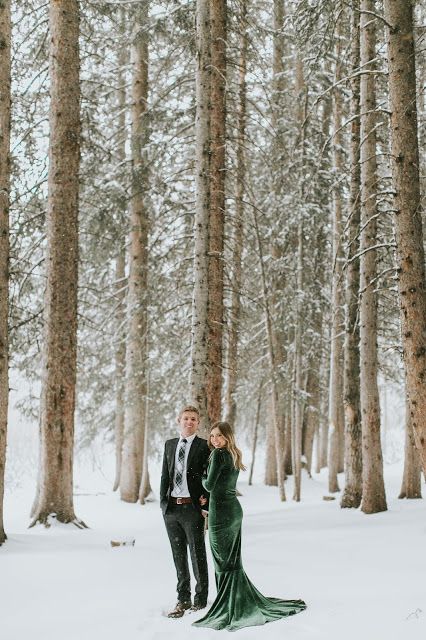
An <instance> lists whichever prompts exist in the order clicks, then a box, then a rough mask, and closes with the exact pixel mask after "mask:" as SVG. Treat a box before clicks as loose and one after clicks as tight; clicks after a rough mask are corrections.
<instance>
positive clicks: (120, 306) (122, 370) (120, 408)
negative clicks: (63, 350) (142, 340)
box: [113, 247, 126, 491]
mask: <svg viewBox="0 0 426 640" xmlns="http://www.w3.org/2000/svg"><path fill="white" fill-rule="evenodd" d="M125 264H126V252H125V248H124V247H121V248H120V252H119V254H118V256H117V258H116V261H115V281H116V289H117V292H116V299H117V310H116V314H115V321H116V326H117V333H116V336H115V339H116V344H115V350H114V360H115V429H114V433H115V480H114V486H113V491H117V489H118V487H119V486H120V477H121V464H122V455H123V439H124V392H125V375H126V342H125V336H124V332H123V327H124V326H125V297H126V294H125V281H126V275H125Z"/></svg>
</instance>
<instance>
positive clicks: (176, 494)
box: [170, 433, 197, 498]
mask: <svg viewBox="0 0 426 640" xmlns="http://www.w3.org/2000/svg"><path fill="white" fill-rule="evenodd" d="M196 435H197V434H196V433H193V434H192V436H187V437H186V438H183V436H180V438H179V442H178V443H177V447H176V453H175V472H174V478H173V491H172V493H171V494H170V495H171V496H172V497H173V498H190V497H191V496H190V495H189V489H188V483H187V481H186V465H187V463H188V455H189V450H190V448H191V444H192V443H193V441H194V438H195V436H196ZM184 439H185V440H186V448H185V460H184V461H183V471H182V484H181V486H180V487H179V489H177V488H176V483H175V478H176V467H177V465H178V454H179V448H180V445H181V442H182V440H184Z"/></svg>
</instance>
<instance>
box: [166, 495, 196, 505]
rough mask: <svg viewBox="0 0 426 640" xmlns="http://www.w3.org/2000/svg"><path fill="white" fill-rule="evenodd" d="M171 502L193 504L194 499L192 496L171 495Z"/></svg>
mask: <svg viewBox="0 0 426 640" xmlns="http://www.w3.org/2000/svg"><path fill="white" fill-rule="evenodd" d="M170 502H171V503H172V504H191V503H192V499H191V498H174V497H173V496H170Z"/></svg>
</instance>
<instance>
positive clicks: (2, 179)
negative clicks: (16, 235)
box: [0, 0, 11, 545]
mask: <svg viewBox="0 0 426 640" xmlns="http://www.w3.org/2000/svg"><path fill="white" fill-rule="evenodd" d="M10 35H11V20H10V0H5V1H4V2H2V4H1V5H0V43H1V46H0V87H1V91H0V545H1V544H3V542H4V541H5V540H6V533H5V531H4V525H3V496H4V470H5V464H6V436H7V410H8V403H9V331H8V315H9V197H10V195H9V194H10V103H11V96H10V85H11V78H10V63H11V61H10Z"/></svg>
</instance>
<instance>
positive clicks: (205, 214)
mask: <svg viewBox="0 0 426 640" xmlns="http://www.w3.org/2000/svg"><path fill="white" fill-rule="evenodd" d="M209 4H210V2H209V0H197V8H196V48H197V54H196V71H195V93H196V115H195V190H196V203H195V222H194V292H193V299H192V343H191V377H190V393H191V402H192V403H194V404H196V405H197V406H198V408H199V411H200V432H201V433H202V434H205V435H207V431H208V424H209V417H208V413H207V370H208V302H209V281H208V265H209V262H208V261H209V258H208V253H209V211H210V182H209V176H210V76H211V66H210V27H209V25H210V17H209V14H210V12H209Z"/></svg>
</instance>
